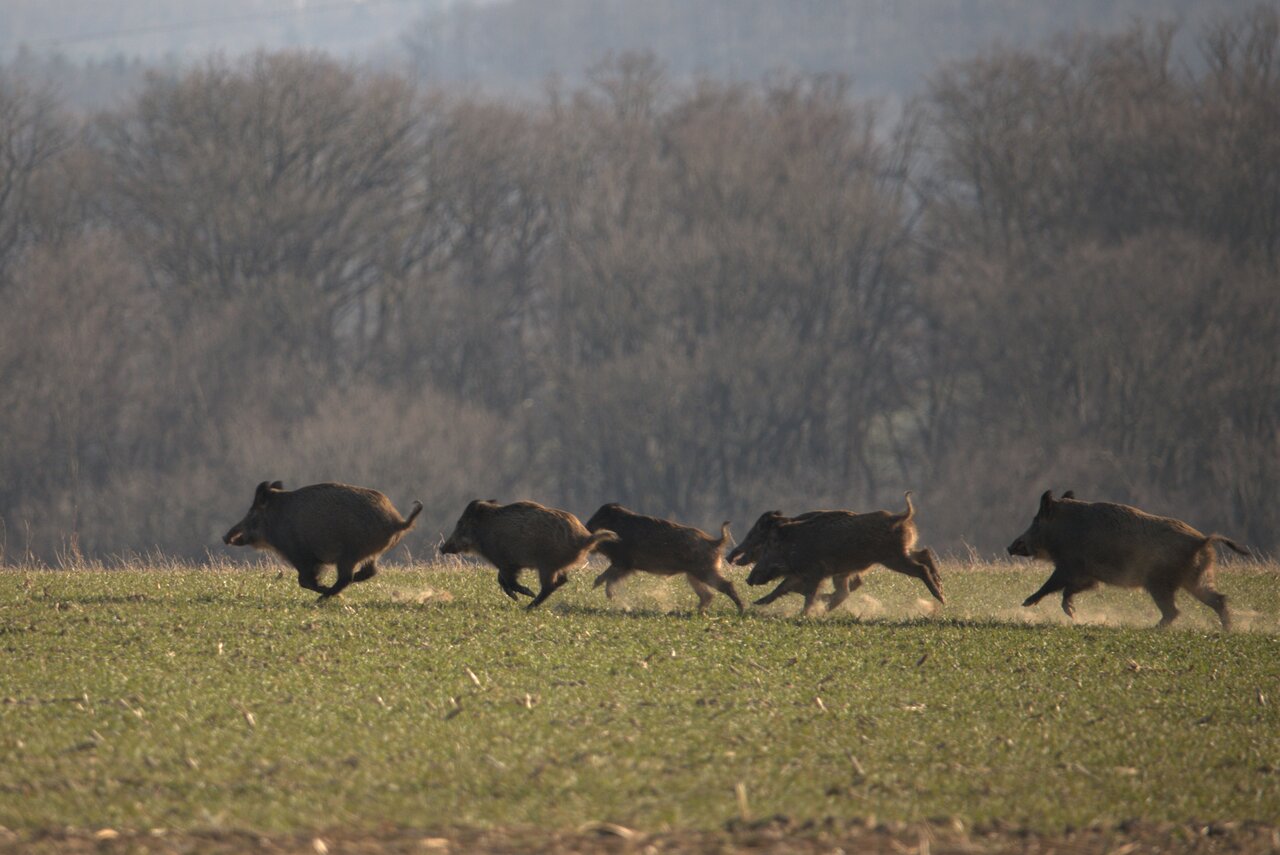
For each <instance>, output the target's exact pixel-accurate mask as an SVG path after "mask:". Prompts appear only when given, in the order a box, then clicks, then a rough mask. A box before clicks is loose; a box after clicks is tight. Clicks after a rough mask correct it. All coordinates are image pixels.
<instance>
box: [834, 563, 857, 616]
mask: <svg viewBox="0 0 1280 855" xmlns="http://www.w3.org/2000/svg"><path fill="white" fill-rule="evenodd" d="M831 584H832V585H833V586H835V590H834V591H832V592H831V593H830V594H829V595H827V611H829V612H833V611H835V610H836V609H838V608H839V607H840V604H841V603H843V602H844V601H845V600H847V599H849V594H851V593H853V592H854V591H856V590H858V589H859V588H861V587H862V573H861V572H856V573H841V574H840V575H839V576H832V577H831Z"/></svg>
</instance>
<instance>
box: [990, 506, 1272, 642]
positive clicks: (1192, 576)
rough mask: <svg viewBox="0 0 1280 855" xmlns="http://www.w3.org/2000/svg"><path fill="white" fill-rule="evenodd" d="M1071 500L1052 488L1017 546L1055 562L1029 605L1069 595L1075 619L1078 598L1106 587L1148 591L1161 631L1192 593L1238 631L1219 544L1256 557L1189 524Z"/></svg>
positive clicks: (1066, 605) (1013, 547)
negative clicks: (1180, 597)
mask: <svg viewBox="0 0 1280 855" xmlns="http://www.w3.org/2000/svg"><path fill="white" fill-rule="evenodd" d="M1072 495H1073V494H1072V493H1066V494H1064V496H1063V498H1061V499H1054V498H1053V492H1052V491H1051V490H1046V491H1045V493H1044V495H1043V496H1041V497H1040V510H1039V511H1038V512H1037V513H1036V516H1035V519H1033V520H1032V521H1031V527H1030V528H1028V529H1027V530H1026V531H1024V532H1023V533H1022V534H1020V535H1018V538H1017V539H1016V540H1015V541H1014V542H1013V543H1011V544H1009V554H1010V555H1023V556H1026V557H1028V558H1039V559H1041V560H1043V561H1052V562H1053V572H1052V573H1051V574H1050V575H1049V579H1048V581H1046V582H1045V583H1044V585H1042V586H1041V588H1040V590H1038V591H1036V592H1035V593H1034V594H1032V595H1031V596H1029V597H1027V599H1026V601H1025V602H1024V603H1023V605H1024V606H1033V605H1035V604H1036V603H1038V602H1040V600H1041V598H1043V597H1046V596H1048V595H1049V594H1052V593H1054V592H1056V591H1061V592H1062V610H1063V611H1064V612H1066V613H1067V615H1068V616H1069V617H1072V618H1074V617H1075V608H1074V607H1073V606H1072V604H1071V598H1072V597H1074V596H1075V595H1076V594H1078V593H1080V592H1081V591H1087V590H1089V589H1090V588H1094V587H1096V586H1097V585H1098V583H1099V582H1105V583H1107V584H1109V585H1119V586H1121V587H1125V588H1145V589H1146V591H1147V593H1149V594H1151V598H1152V599H1154V600H1155V601H1156V605H1157V606H1158V607H1159V608H1160V623H1159V625H1160V626H1168V625H1169V624H1170V623H1172V622H1173V619H1174V618H1176V617H1177V616H1178V608H1177V606H1176V605H1174V595H1175V594H1176V593H1177V591H1178V589H1179V588H1185V589H1186V590H1187V591H1188V592H1190V593H1191V595H1192V596H1193V597H1195V598H1196V599H1197V600H1199V601H1200V602H1202V603H1204V604H1205V605H1206V606H1208V607H1209V608H1211V609H1213V610H1214V611H1215V612H1217V614H1218V620H1220V621H1222V627H1223V629H1230V627H1231V617H1230V615H1229V614H1228V613H1227V598H1226V597H1224V596H1223V595H1222V594H1219V593H1218V592H1217V591H1215V590H1214V588H1213V565H1214V551H1213V544H1214V542H1215V541H1217V542H1220V543H1224V544H1226V545H1227V546H1229V547H1231V548H1232V549H1234V550H1235V551H1236V552H1239V553H1240V554H1241V555H1248V554H1249V551H1248V550H1246V549H1245V548H1244V547H1242V546H1239V545H1237V544H1236V543H1234V542H1232V541H1231V540H1229V539H1227V538H1225V537H1223V536H1222V535H1220V534H1210V535H1207V536H1206V535H1203V534H1201V533H1200V532H1198V531H1196V530H1195V529H1194V528H1192V527H1191V526H1189V525H1187V524H1186V523H1184V522H1182V521H1180V520H1175V519H1170V518H1169V517H1157V516H1154V515H1152V514H1148V513H1145V512H1143V511H1140V510H1138V509H1137V508H1131V507H1129V506H1128V505H1115V504H1111V503H1110V502H1081V501H1078V500H1076V499H1074V498H1067V496H1072Z"/></svg>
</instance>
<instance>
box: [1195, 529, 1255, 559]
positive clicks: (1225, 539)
mask: <svg viewBox="0 0 1280 855" xmlns="http://www.w3.org/2000/svg"><path fill="white" fill-rule="evenodd" d="M1204 541H1205V543H1213V542H1215V541H1216V542H1218V543H1221V544H1222V545H1224V546H1229V547H1231V548H1232V549H1234V550H1235V551H1236V552H1239V553H1240V554H1241V555H1248V556H1249V557H1250V558H1252V557H1253V553H1252V552H1250V551H1249V550H1247V549H1245V548H1244V547H1243V546H1241V545H1240V544H1238V543H1236V542H1235V541H1234V540H1232V539H1231V538H1229V537H1223V536H1222V535H1220V534H1211V535H1209V536H1208V537H1206V538H1205V539H1204Z"/></svg>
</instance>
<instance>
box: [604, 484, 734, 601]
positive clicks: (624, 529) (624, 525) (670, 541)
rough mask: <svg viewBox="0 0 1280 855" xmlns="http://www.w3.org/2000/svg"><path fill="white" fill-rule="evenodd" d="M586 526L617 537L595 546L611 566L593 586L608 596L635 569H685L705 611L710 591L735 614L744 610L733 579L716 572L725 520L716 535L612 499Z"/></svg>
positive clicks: (663, 572)
mask: <svg viewBox="0 0 1280 855" xmlns="http://www.w3.org/2000/svg"><path fill="white" fill-rule="evenodd" d="M587 530H588V531H592V532H597V531H611V532H613V533H614V534H616V535H617V536H618V540H616V541H613V542H611V543H602V544H600V548H599V550H598V551H599V552H600V554H602V555H604V556H605V557H606V558H608V559H609V566H608V568H606V569H605V571H604V572H603V573H601V574H600V575H599V576H597V577H596V582H595V585H594V586H593V587H597V588H598V587H600V586H601V585H604V592H605V595H606V596H607V597H608V598H609V599H613V592H614V589H615V588H617V586H618V583H619V582H621V581H622V580H623V579H625V578H626V577H628V576H630V575H631V574H632V573H634V572H636V571H637V570H643V571H645V572H647V573H655V574H657V575H659V576H674V575H676V574H678V573H683V574H685V578H686V579H688V580H689V586H690V587H691V588H693V591H694V593H695V594H697V595H698V611H699V612H705V611H706V610H707V606H708V605H710V604H711V600H712V598H713V597H714V596H715V595H714V594H713V593H712V589H714V590H717V591H720V592H721V593H723V594H724V595H725V596H726V597H728V598H729V599H731V600H733V604H734V605H736V606H737V607H738V612H739V613H741V612H742V611H743V606H742V600H740V599H738V592H737V591H735V590H734V589H733V583H732V582H730V581H729V580H728V579H726V578H724V577H723V576H721V575H720V551H721V550H722V549H723V548H724V545H725V542H726V541H727V540H728V539H729V523H728V522H725V523H724V524H722V525H721V526H720V537H719V539H716V538H714V537H711V535H709V534H707V533H706V532H704V531H702V530H701V529H697V528H693V527H692V526H687V525H680V524H679V523H674V522H671V521H670V520H664V519H660V518H658V517H649V516H645V515H644V514H637V513H635V512H634V511H630V510H627V509H626V508H624V507H622V506H621V505H619V504H617V503H610V504H607V505H604V506H602V507H601V508H600V510H598V511H596V512H595V513H594V514H592V515H591V519H589V520H587Z"/></svg>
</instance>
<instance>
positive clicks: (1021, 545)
mask: <svg viewBox="0 0 1280 855" xmlns="http://www.w3.org/2000/svg"><path fill="white" fill-rule="evenodd" d="M1008 552H1009V554H1010V555H1021V556H1023V557H1025V558H1030V557H1031V550H1030V549H1028V548H1027V544H1026V541H1024V540H1023V539H1022V538H1018V539H1017V540H1015V541H1014V542H1013V543H1011V544H1009V547H1008Z"/></svg>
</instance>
